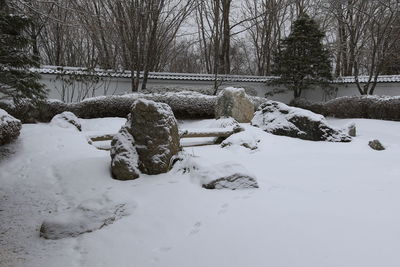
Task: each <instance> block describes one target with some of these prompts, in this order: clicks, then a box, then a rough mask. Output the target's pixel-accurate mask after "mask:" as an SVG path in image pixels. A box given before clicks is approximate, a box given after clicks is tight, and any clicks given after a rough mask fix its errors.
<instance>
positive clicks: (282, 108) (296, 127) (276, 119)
mask: <svg viewBox="0 0 400 267" xmlns="http://www.w3.org/2000/svg"><path fill="white" fill-rule="evenodd" d="M251 124H252V125H254V126H257V127H260V128H261V129H262V130H264V131H266V132H269V133H272V134H275V135H284V136H289V137H296V138H300V139H304V140H311V141H331V142H350V141H351V137H350V136H349V135H347V133H345V132H343V131H341V130H339V129H335V128H333V127H331V126H329V125H328V124H327V122H326V120H325V118H324V117H323V116H322V115H318V114H315V113H313V112H310V111H308V110H304V109H300V108H294V107H289V106H287V105H285V104H283V103H279V102H275V101H268V102H266V103H264V104H262V105H261V106H260V107H259V108H258V110H257V112H256V113H255V115H254V118H253V120H252V121H251Z"/></svg>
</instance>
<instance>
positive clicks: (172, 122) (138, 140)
mask: <svg viewBox="0 0 400 267" xmlns="http://www.w3.org/2000/svg"><path fill="white" fill-rule="evenodd" d="M131 117H132V135H133V137H134V139H135V146H136V150H137V152H138V155H139V169H140V171H142V172H143V173H145V174H159V173H165V172H168V171H169V169H170V168H171V165H172V164H171V161H172V158H173V157H174V156H175V155H176V154H177V153H178V152H179V151H180V150H181V147H180V138H179V132H178V123H177V121H176V119H175V117H174V114H173V113H172V110H171V108H170V107H169V106H168V105H167V104H164V103H158V102H154V101H151V100H145V99H139V100H137V101H136V102H135V103H134V104H133V106H132V113H131Z"/></svg>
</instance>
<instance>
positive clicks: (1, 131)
mask: <svg viewBox="0 0 400 267" xmlns="http://www.w3.org/2000/svg"><path fill="white" fill-rule="evenodd" d="M21 128H22V124H21V121H20V120H17V119H16V118H14V117H13V116H11V115H10V114H8V113H7V112H6V111H5V110H2V109H0V145H4V144H8V143H10V142H12V141H13V140H15V139H16V138H17V137H18V136H19V133H20V131H21Z"/></svg>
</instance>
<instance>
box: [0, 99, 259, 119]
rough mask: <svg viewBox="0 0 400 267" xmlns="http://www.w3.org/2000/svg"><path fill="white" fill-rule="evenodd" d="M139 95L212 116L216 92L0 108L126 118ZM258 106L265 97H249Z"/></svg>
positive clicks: (181, 112) (183, 114) (45, 115)
mask: <svg viewBox="0 0 400 267" xmlns="http://www.w3.org/2000/svg"><path fill="white" fill-rule="evenodd" d="M139 98H142V99H148V100H153V101H156V102H161V103H166V104H168V105H169V106H170V107H171V109H172V111H173V113H174V115H175V117H176V118H179V119H205V118H215V105H216V101H217V97H216V96H210V95H203V94H200V93H196V92H187V91H186V92H178V93H164V94H143V93H135V94H127V95H115V96H99V97H94V98H87V99H85V100H83V101H82V102H78V103H63V102H61V101H58V100H53V99H48V100H44V101H41V102H38V103H35V104H34V103H33V102H32V101H31V100H29V99H25V100H23V101H20V103H18V104H14V103H11V102H4V101H0V108H2V109H4V110H6V111H7V112H8V113H9V114H11V115H13V116H14V117H16V118H18V119H19V120H21V121H22V122H23V123H35V122H38V121H39V122H49V121H50V120H51V119H52V118H53V117H54V116H55V115H57V114H59V113H62V112H64V111H70V112H73V113H74V114H75V115H77V116H78V117H79V118H83V119H90V118H104V117H122V118H125V117H126V116H127V115H128V114H129V113H130V112H131V106H132V104H133V103H134V102H135V101H136V100H137V99H139ZM249 99H251V101H252V102H253V103H254V105H255V107H256V108H257V107H258V106H259V105H260V104H261V103H263V102H265V101H266V99H265V98H260V97H249Z"/></svg>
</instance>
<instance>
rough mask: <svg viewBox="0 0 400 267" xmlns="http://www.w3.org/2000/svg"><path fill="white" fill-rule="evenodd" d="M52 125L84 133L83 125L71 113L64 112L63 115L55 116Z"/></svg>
mask: <svg viewBox="0 0 400 267" xmlns="http://www.w3.org/2000/svg"><path fill="white" fill-rule="evenodd" d="M50 124H51V125H57V126H59V127H62V128H76V129H78V131H82V125H81V123H80V122H79V119H78V117H77V116H75V114H74V113H72V112H69V111H64V112H63V113H61V114H57V115H55V116H54V117H53V118H52V119H51V121H50Z"/></svg>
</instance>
